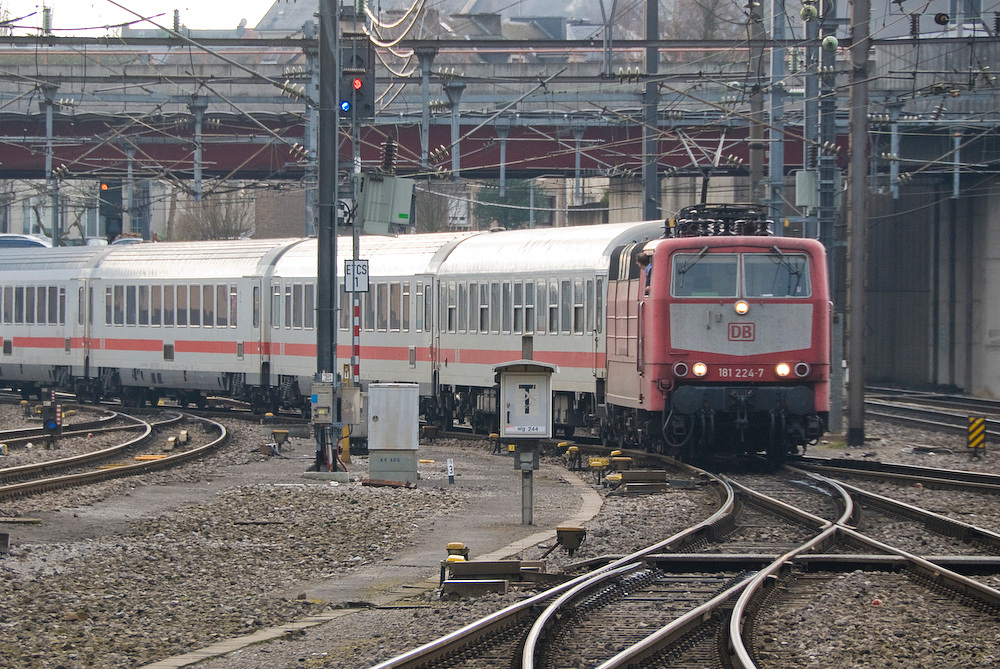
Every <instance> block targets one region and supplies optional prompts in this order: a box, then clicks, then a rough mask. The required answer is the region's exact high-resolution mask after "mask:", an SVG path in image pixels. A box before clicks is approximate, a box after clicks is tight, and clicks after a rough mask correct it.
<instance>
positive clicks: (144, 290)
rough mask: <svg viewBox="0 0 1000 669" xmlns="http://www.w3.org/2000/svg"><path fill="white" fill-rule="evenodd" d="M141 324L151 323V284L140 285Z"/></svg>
mask: <svg viewBox="0 0 1000 669" xmlns="http://www.w3.org/2000/svg"><path fill="white" fill-rule="evenodd" d="M139 325H149V286H139Z"/></svg>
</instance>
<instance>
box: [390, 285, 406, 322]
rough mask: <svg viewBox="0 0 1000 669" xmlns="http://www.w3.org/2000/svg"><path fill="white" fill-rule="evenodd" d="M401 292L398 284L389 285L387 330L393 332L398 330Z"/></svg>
mask: <svg viewBox="0 0 1000 669" xmlns="http://www.w3.org/2000/svg"><path fill="white" fill-rule="evenodd" d="M402 301H403V291H402V287H401V286H400V285H399V282H394V283H390V284H389V329H390V330H392V331H393V332H399V330H400V323H399V319H400V312H401V311H402V304H401V302H402Z"/></svg>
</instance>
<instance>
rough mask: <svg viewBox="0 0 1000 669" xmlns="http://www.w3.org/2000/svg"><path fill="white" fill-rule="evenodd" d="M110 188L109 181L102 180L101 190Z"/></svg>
mask: <svg viewBox="0 0 1000 669" xmlns="http://www.w3.org/2000/svg"><path fill="white" fill-rule="evenodd" d="M109 188H110V186H108V184H107V183H105V182H103V181H102V182H101V190H108V189H109Z"/></svg>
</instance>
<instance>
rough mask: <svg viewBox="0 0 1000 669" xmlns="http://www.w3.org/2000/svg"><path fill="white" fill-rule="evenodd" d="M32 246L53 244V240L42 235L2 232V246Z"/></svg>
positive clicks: (0, 236) (18, 247)
mask: <svg viewBox="0 0 1000 669" xmlns="http://www.w3.org/2000/svg"><path fill="white" fill-rule="evenodd" d="M32 246H52V241H51V240H49V239H48V237H42V236H41V235H20V234H17V233H11V232H4V233H0V248H3V249H22V248H28V247H32Z"/></svg>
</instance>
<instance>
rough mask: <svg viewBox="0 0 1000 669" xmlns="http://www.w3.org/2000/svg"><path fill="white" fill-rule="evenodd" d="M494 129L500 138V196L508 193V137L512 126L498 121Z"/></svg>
mask: <svg viewBox="0 0 1000 669" xmlns="http://www.w3.org/2000/svg"><path fill="white" fill-rule="evenodd" d="M499 120H500V119H497V121H499ZM494 129H495V130H496V133H497V137H498V138H499V139H500V197H503V196H504V195H506V193H507V137H508V135H510V128H509V127H508V126H506V125H500V124H499V123H498V124H497V125H496V126H495V127H494Z"/></svg>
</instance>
